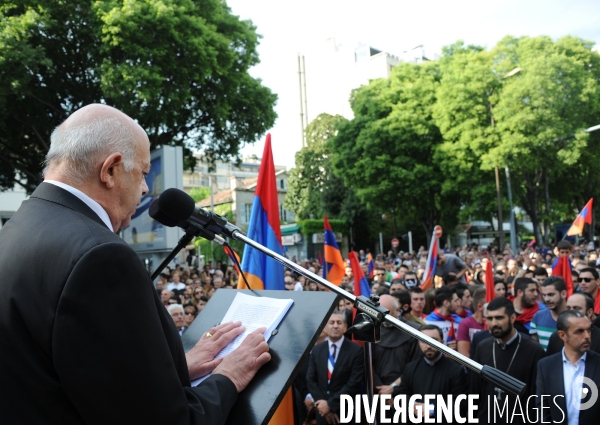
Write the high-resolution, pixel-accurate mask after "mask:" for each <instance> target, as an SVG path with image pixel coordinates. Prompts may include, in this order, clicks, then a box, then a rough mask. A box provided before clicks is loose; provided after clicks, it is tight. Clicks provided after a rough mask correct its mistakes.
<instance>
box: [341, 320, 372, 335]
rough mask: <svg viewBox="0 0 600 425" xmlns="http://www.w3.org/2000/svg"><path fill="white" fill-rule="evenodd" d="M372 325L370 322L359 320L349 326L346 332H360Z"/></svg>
mask: <svg viewBox="0 0 600 425" xmlns="http://www.w3.org/2000/svg"><path fill="white" fill-rule="evenodd" d="M372 327H373V323H372V322H360V323H357V324H356V325H354V326H350V327H349V328H348V330H347V331H346V332H348V333H351V334H353V333H356V332H360V331H362V330H364V329H369V328H372Z"/></svg>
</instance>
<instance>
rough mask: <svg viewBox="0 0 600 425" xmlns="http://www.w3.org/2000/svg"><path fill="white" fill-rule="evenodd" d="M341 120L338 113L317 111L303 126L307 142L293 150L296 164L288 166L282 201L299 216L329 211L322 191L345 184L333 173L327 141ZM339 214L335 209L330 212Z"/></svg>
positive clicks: (303, 216)
mask: <svg viewBox="0 0 600 425" xmlns="http://www.w3.org/2000/svg"><path fill="white" fill-rule="evenodd" d="M343 121H345V119H344V118H343V117H342V116H340V115H335V116H332V115H329V114H320V115H319V116H318V117H316V118H315V119H314V120H313V121H311V122H310V124H308V126H307V127H306V130H305V131H306V141H307V146H306V147H303V148H302V149H300V150H299V151H298V152H297V153H296V167H294V168H292V169H291V170H290V173H289V177H288V193H287V195H286V197H285V202H284V207H285V208H287V209H289V210H290V211H293V212H294V214H295V215H296V218H297V219H298V220H305V219H309V218H321V217H322V216H323V215H324V214H326V213H329V214H331V211H327V209H326V207H325V204H324V200H323V194H324V193H328V194H330V191H329V190H328V188H329V187H330V186H331V185H332V186H334V187H335V188H336V189H338V190H339V189H341V188H343V187H344V186H343V184H342V185H341V186H340V179H339V178H338V177H336V176H335V175H334V174H333V171H332V167H331V152H330V150H329V148H328V147H327V145H326V142H327V140H328V139H330V138H331V137H333V136H335V134H336V132H337V130H336V126H337V125H339V124H340V123H341V122H343ZM340 192H341V191H340ZM333 196H335V195H333ZM328 204H329V207H330V208H331V205H335V204H336V202H335V200H331V201H330V202H329V203H328ZM338 214H339V211H336V213H335V214H333V215H334V216H336V217H337V215H338Z"/></svg>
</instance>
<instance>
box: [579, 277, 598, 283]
mask: <svg viewBox="0 0 600 425" xmlns="http://www.w3.org/2000/svg"><path fill="white" fill-rule="evenodd" d="M582 280H583V281H584V282H587V283H590V282H591V281H592V280H596V279H594V278H593V277H580V278H579V281H580V282H581V281H582Z"/></svg>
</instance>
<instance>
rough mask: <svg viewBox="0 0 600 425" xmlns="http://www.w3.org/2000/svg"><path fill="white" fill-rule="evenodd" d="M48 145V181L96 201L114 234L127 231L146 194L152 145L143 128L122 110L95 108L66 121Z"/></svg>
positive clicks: (94, 106) (73, 115)
mask: <svg viewBox="0 0 600 425" xmlns="http://www.w3.org/2000/svg"><path fill="white" fill-rule="evenodd" d="M50 142H51V144H50V150H49V151H48V155H47V156H46V168H45V169H44V178H45V180H56V181H58V182H61V183H65V184H67V185H69V186H72V187H74V188H76V189H78V190H80V191H81V192H83V193H84V194H86V195H87V196H89V197H90V198H92V199H93V200H94V201H96V202H97V203H98V204H100V206H101V207H102V208H103V209H104V211H105V212H106V213H107V214H108V218H109V219H110V222H111V227H112V229H113V230H114V231H115V232H116V231H118V230H119V229H122V228H124V227H127V226H128V225H129V223H130V222H131V217H132V215H133V214H135V212H136V207H137V205H139V203H140V200H141V198H142V196H144V195H145V194H146V193H148V186H147V185H146V180H145V177H146V174H148V173H149V172H150V143H149V142H148V136H147V135H146V133H145V132H144V130H143V129H142V128H141V127H140V126H139V125H138V124H137V123H136V122H135V121H133V120H132V119H131V118H129V117H128V116H127V115H125V114H124V113H123V112H121V111H119V110H117V109H115V108H111V107H110V106H106V105H99V104H93V105H88V106H85V107H83V108H81V109H79V110H78V111H76V112H74V113H73V114H72V115H71V116H70V117H69V118H67V120H66V121H65V122H63V123H62V124H61V125H60V126H58V127H57V128H56V129H55V130H54V132H53V133H52V136H51V138H50ZM105 222H106V221H105Z"/></svg>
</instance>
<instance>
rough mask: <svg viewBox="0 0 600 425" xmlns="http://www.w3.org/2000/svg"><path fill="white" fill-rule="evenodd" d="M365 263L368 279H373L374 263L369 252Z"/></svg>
mask: <svg viewBox="0 0 600 425" xmlns="http://www.w3.org/2000/svg"><path fill="white" fill-rule="evenodd" d="M367 263H368V265H369V266H368V267H369V268H368V272H369V277H370V278H371V279H372V278H373V272H374V271H375V261H373V256H372V255H371V253H370V252H369V254H368V255H367Z"/></svg>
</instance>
